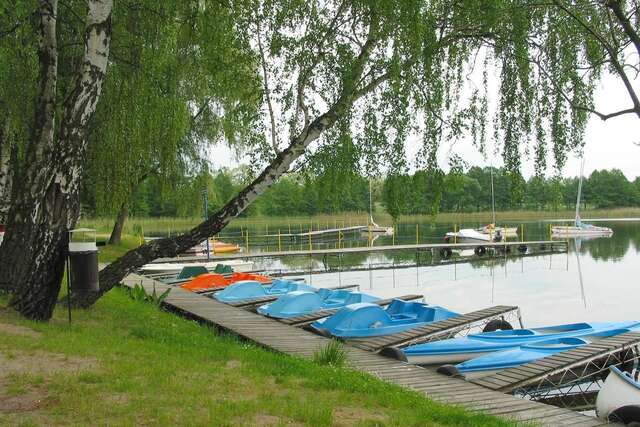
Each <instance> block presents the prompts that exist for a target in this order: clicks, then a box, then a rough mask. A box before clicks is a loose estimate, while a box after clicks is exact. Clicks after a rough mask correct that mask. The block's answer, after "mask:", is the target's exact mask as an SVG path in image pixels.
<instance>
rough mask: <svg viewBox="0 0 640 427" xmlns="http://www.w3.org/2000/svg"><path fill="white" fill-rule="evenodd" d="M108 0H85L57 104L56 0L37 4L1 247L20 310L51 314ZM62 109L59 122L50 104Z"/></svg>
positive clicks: (99, 66) (97, 77)
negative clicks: (32, 73) (26, 115)
mask: <svg viewBox="0 0 640 427" xmlns="http://www.w3.org/2000/svg"><path fill="white" fill-rule="evenodd" d="M111 9H112V1H111V0H88V1H87V2H86V21H85V25H84V31H83V32H82V34H81V35H80V38H81V41H82V43H83V45H84V51H83V53H82V55H81V57H80V58H79V61H78V66H77V69H76V72H75V77H74V78H73V81H72V82H71V83H70V84H69V85H68V92H66V93H65V96H64V101H63V102H62V105H60V104H59V103H58V98H57V94H58V77H59V69H58V59H59V55H58V52H59V51H58V43H57V40H58V22H59V20H60V14H59V10H58V1H57V0H41V1H39V2H38V9H37V12H36V14H35V15H36V17H37V21H38V24H37V34H38V48H37V49H38V50H37V52H38V57H39V63H40V72H39V76H38V93H37V98H36V109H35V118H34V122H33V125H32V127H31V136H30V138H29V140H28V142H27V144H26V153H25V159H24V162H23V163H22V164H21V165H20V168H19V170H17V171H16V175H15V177H16V179H15V181H14V189H13V192H12V199H11V206H10V208H9V213H8V222H7V232H6V234H5V239H4V241H3V243H2V246H1V247H0V266H2V267H0V268H1V269H2V274H1V275H0V286H3V287H5V288H10V287H13V286H16V289H15V293H14V294H13V295H12V298H11V300H10V304H11V306H12V307H14V308H15V309H16V310H18V311H19V312H20V313H22V314H23V315H24V316H26V317H28V318H31V319H38V320H45V319H49V318H50V317H51V313H52V311H53V307H54V306H55V301H56V299H57V295H58V291H59V289H60V282H61V280H62V275H63V270H64V261H63V260H64V254H66V243H67V238H66V233H67V230H69V229H70V228H72V227H73V226H74V224H75V222H76V220H77V218H78V215H79V208H80V206H79V200H78V191H79V185H80V179H81V175H82V170H83V161H84V156H85V153H86V134H87V126H88V123H89V120H90V119H91V116H92V115H93V113H94V111H95V108H96V104H97V102H98V100H99V98H100V92H101V89H102V82H103V81H104V77H105V73H106V70H107V63H108V57H109V48H110V45H111ZM58 108H60V109H61V111H62V114H61V119H60V124H59V125H57V121H56V110H57V109H58Z"/></svg>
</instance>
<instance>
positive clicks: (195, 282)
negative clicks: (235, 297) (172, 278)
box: [180, 273, 271, 292]
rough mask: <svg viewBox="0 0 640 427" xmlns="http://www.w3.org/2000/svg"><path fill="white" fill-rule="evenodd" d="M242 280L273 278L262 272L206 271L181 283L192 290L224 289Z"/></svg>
mask: <svg viewBox="0 0 640 427" xmlns="http://www.w3.org/2000/svg"><path fill="white" fill-rule="evenodd" d="M241 280H255V281H257V282H260V283H264V284H268V283H271V278H270V277H267V276H263V275H261V274H253V273H233V274H232V275H231V276H229V277H225V276H223V275H222V274H218V273H205V274H201V275H199V276H196V277H195V278H193V279H191V280H189V281H188V282H187V283H184V284H182V285H180V287H181V288H182V289H186V290H188V291H191V292H197V291H205V290H213V289H223V288H226V287H227V286H229V285H231V284H232V283H235V282H239V281H241Z"/></svg>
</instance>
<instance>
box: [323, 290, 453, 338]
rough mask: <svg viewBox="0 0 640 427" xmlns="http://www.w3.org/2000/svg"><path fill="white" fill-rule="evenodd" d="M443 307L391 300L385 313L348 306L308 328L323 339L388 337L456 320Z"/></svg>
mask: <svg viewBox="0 0 640 427" xmlns="http://www.w3.org/2000/svg"><path fill="white" fill-rule="evenodd" d="M458 315H459V314H458V313H455V312H453V311H449V310H447V309H445V308H443V307H439V306H432V305H428V304H424V303H419V302H407V301H403V300H399V299H394V300H393V301H392V302H391V304H389V306H388V307H387V308H386V309H385V308H382V307H380V306H379V305H376V304H372V303H359V304H351V305H347V306H345V307H342V308H341V309H340V310H338V312H337V313H336V314H334V315H333V316H331V317H328V318H326V319H320V320H317V321H315V322H313V323H312V324H311V327H312V328H314V329H315V330H317V331H318V332H320V333H321V334H323V335H332V336H335V337H339V338H360V337H373V336H381V335H389V334H394V333H398V332H402V331H406V330H408V329H411V328H417V327H419V326H423V325H426V324H428V323H432V322H436V321H439V320H445V319H448V318H450V317H454V316H458Z"/></svg>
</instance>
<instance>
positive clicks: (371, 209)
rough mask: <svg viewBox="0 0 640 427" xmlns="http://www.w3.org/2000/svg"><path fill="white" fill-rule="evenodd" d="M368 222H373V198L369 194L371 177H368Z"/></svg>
mask: <svg viewBox="0 0 640 427" xmlns="http://www.w3.org/2000/svg"><path fill="white" fill-rule="evenodd" d="M369 222H370V223H371V224H373V199H372V196H371V178H369Z"/></svg>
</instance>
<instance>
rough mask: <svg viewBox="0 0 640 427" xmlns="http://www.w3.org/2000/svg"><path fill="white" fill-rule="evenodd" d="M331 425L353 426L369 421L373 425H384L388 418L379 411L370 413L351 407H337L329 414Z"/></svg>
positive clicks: (368, 410)
mask: <svg viewBox="0 0 640 427" xmlns="http://www.w3.org/2000/svg"><path fill="white" fill-rule="evenodd" d="M331 415H332V418H333V425H335V426H344V427H347V426H355V425H358V424H361V423H362V422H363V421H369V422H372V423H374V424H376V423H379V424H381V425H382V424H385V423H387V422H388V420H389V417H388V416H387V415H385V414H384V413H382V412H381V411H372V410H370V409H366V408H355V407H352V406H337V407H335V408H334V409H333V413H332V414H331Z"/></svg>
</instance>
